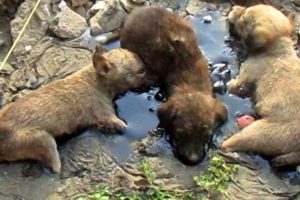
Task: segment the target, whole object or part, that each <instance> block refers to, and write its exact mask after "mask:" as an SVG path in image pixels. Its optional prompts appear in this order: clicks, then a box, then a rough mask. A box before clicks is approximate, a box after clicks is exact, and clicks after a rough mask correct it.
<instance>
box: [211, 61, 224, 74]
mask: <svg viewBox="0 0 300 200" xmlns="http://www.w3.org/2000/svg"><path fill="white" fill-rule="evenodd" d="M226 67H227V64H226V63H216V64H214V65H213V68H214V69H218V70H219V72H221V71H223V70H224V69H225V68H226Z"/></svg>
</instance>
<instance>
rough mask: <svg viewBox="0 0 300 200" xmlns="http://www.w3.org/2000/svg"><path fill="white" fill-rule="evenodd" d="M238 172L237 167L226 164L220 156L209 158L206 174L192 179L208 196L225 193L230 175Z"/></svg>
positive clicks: (230, 178)
mask: <svg viewBox="0 0 300 200" xmlns="http://www.w3.org/2000/svg"><path fill="white" fill-rule="evenodd" d="M237 170H238V166H237V165H231V164H226V162H225V160H224V158H223V157H221V156H213V157H210V166H209V168H208V170H207V172H206V173H204V174H203V175H200V176H196V177H194V181H195V182H196V184H197V185H198V186H200V187H203V188H204V189H205V190H206V191H207V192H208V193H209V194H220V193H225V192H226V190H227V189H228V186H229V182H230V181H231V180H232V175H233V173H234V172H236V171H237Z"/></svg>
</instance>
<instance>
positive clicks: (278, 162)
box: [271, 156, 287, 167]
mask: <svg viewBox="0 0 300 200" xmlns="http://www.w3.org/2000/svg"><path fill="white" fill-rule="evenodd" d="M286 163H287V160H286V158H285V156H278V157H276V158H274V159H272V160H271V164H272V165H273V166H274V167H282V166H284V165H286Z"/></svg>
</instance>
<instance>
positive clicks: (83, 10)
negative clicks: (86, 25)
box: [75, 6, 86, 17]
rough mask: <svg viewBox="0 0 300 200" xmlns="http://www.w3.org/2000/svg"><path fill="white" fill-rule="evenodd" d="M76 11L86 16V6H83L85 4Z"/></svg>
mask: <svg viewBox="0 0 300 200" xmlns="http://www.w3.org/2000/svg"><path fill="white" fill-rule="evenodd" d="M75 12H76V13H77V14H79V15H80V16H81V17H85V15H86V9H85V7H83V6H80V7H77V8H76V9H75Z"/></svg>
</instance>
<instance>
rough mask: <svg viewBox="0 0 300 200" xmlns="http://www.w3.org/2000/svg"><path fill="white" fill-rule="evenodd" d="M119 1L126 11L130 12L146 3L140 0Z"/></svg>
mask: <svg viewBox="0 0 300 200" xmlns="http://www.w3.org/2000/svg"><path fill="white" fill-rule="evenodd" d="M119 2H120V5H121V6H122V8H123V9H124V10H125V11H126V12H131V11H132V10H133V9H135V8H138V7H142V6H146V5H148V4H146V3H145V1H140V2H141V3H135V2H134V1H132V0H119Z"/></svg>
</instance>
